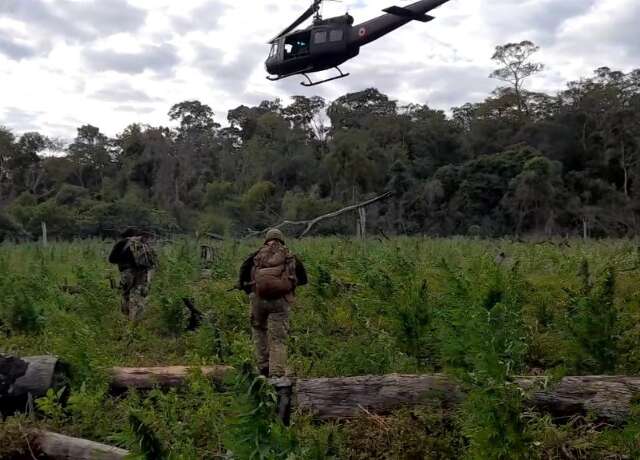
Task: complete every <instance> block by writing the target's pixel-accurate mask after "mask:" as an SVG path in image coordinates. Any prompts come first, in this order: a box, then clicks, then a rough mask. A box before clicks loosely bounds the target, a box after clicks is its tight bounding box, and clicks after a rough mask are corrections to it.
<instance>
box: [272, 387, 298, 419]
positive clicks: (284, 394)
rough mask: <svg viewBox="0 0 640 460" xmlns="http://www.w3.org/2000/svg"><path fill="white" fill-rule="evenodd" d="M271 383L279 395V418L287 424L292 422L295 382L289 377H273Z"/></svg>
mask: <svg viewBox="0 0 640 460" xmlns="http://www.w3.org/2000/svg"><path fill="white" fill-rule="evenodd" d="M270 381H271V384H272V385H273V386H274V387H275V389H276V394H277V395H278V418H280V420H282V423H283V424H284V425H285V426H289V424H290V423H291V395H292V394H293V382H292V381H291V380H290V379H288V378H287V377H280V378H274V379H271V380H270Z"/></svg>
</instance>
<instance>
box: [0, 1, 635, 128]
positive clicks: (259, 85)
mask: <svg viewBox="0 0 640 460" xmlns="http://www.w3.org/2000/svg"><path fill="white" fill-rule="evenodd" d="M392 1H393V0H344V1H343V2H342V3H334V2H326V5H325V6H324V7H323V13H324V15H325V16H332V15H339V14H343V13H344V12H345V10H347V9H348V10H349V12H350V13H351V14H352V15H353V16H355V18H356V22H361V21H364V20H366V19H370V18H371V17H374V16H376V15H378V14H380V10H381V9H382V8H384V7H387V6H390V5H392V4H393V3H392ZM308 3H310V2H307V1H306V0H179V1H178V0H0V125H4V126H7V127H9V128H11V129H12V130H14V131H15V132H16V133H18V134H19V133H22V132H25V131H32V130H38V131H41V132H42V133H43V134H47V135H50V136H57V137H63V138H72V137H74V135H75V129H76V128H77V127H78V126H80V125H82V124H87V123H90V124H93V125H95V126H99V127H100V128H101V129H102V130H103V131H104V132H105V133H106V134H108V135H115V134H116V133H118V132H120V131H121V130H122V129H123V128H124V127H126V126H127V125H128V124H130V123H133V122H141V123H148V124H152V125H159V124H163V125H167V124H169V121H168V118H167V112H168V110H169V108H170V107H171V105H172V104H174V103H177V102H180V101H183V100H187V99H198V100H200V101H202V102H203V103H206V104H208V105H210V106H211V107H212V108H213V109H214V111H215V112H216V117H217V119H218V121H219V122H222V123H224V122H225V120H226V113H227V110H228V109H230V108H234V107H237V106H238V105H240V104H246V105H251V104H257V103H259V102H260V101H261V100H263V99H273V98H275V97H280V98H281V99H283V100H284V101H285V102H286V101H287V98H288V97H290V96H292V95H296V94H304V95H308V96H311V95H315V94H318V95H321V96H323V97H326V98H327V99H335V98H336V97H338V96H341V95H343V94H345V93H346V92H350V91H357V90H361V89H364V88H367V87H371V86H374V87H377V88H378V89H380V90H381V91H383V92H385V93H387V94H389V95H390V96H391V97H393V98H394V99H397V100H399V101H401V102H416V103H426V104H428V105H429V106H431V107H433V108H440V109H443V110H449V109H450V108H451V107H453V106H457V105H460V104H463V103H465V102H470V101H478V100H482V99H483V98H485V97H486V96H487V95H488V94H489V92H490V91H491V90H492V89H493V88H494V87H496V86H497V82H496V81H493V80H490V79H488V78H487V76H488V75H489V73H490V72H491V70H492V69H493V67H494V66H493V65H492V62H491V59H490V58H491V55H492V53H493V50H494V48H495V46H496V45H497V44H503V43H507V42H512V41H520V40H524V39H528V40H532V41H534V42H535V43H537V44H538V45H540V46H541V47H542V51H541V52H540V53H539V55H538V56H537V60H539V61H541V62H543V63H545V64H546V66H547V69H546V70H545V72H544V73H543V74H541V75H540V76H538V77H537V78H535V79H533V80H531V82H530V88H531V89H536V90H549V91H554V90H557V89H560V88H562V87H563V86H564V84H565V82H566V81H568V80H570V79H577V78H579V77H581V76H589V75H590V74H591V72H592V71H593V70H594V69H595V68H597V67H601V66H603V65H607V66H609V67H612V68H615V69H620V70H623V71H629V70H631V69H632V68H635V67H640V39H639V38H638V36H639V35H638V23H640V0H451V1H450V2H449V3H447V4H445V5H443V6H441V7H440V8H438V9H437V10H435V11H434V12H432V13H431V14H432V15H434V16H436V20H435V21H433V22H431V23H428V24H423V23H418V22H413V23H411V24H409V25H407V26H405V27H404V28H402V29H400V30H398V31H396V32H394V33H393V34H391V35H388V36H386V37H383V38H382V39H381V40H379V41H377V42H375V43H373V44H371V45H368V46H367V47H365V48H363V49H362V50H361V54H360V56H359V57H358V58H356V59H354V60H352V61H350V62H348V63H346V64H345V65H344V66H343V69H344V70H345V71H348V72H351V75H352V76H351V77H349V78H348V79H344V80H340V81H338V82H331V83H328V84H326V85H322V86H319V87H315V88H310V89H307V88H303V87H301V86H300V85H299V82H300V78H299V77H293V78H291V79H288V80H284V81H280V82H275V83H271V82H268V81H267V80H266V79H265V71H264V64H263V63H264V59H265V57H266V54H267V53H268V47H267V45H265V42H266V41H267V40H268V39H269V38H271V37H272V36H273V35H274V34H275V33H277V32H278V31H279V30H280V29H282V28H284V27H285V26H286V25H287V24H288V23H289V22H291V21H292V20H293V19H295V17H296V16H297V15H299V14H300V13H301V12H302V11H303V10H304V9H305V8H306V7H307V6H308ZM408 3H410V2H407V1H404V0H398V2H397V3H396V4H398V5H406V4H408Z"/></svg>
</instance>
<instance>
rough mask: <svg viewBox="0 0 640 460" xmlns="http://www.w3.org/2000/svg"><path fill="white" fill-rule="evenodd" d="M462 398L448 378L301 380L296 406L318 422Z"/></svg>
mask: <svg viewBox="0 0 640 460" xmlns="http://www.w3.org/2000/svg"><path fill="white" fill-rule="evenodd" d="M462 397H463V395H462V393H461V391H460V389H459V387H458V385H456V384H455V383H454V382H453V381H452V380H451V379H449V378H448V377H447V376H445V375H441V374H435V375H399V374H391V375H380V376H373V375H372V376H363V377H348V378H330V379H329V378H323V379H303V380H298V381H297V382H296V383H295V386H294V406H295V408H296V409H298V410H301V411H304V412H310V413H312V414H313V415H314V416H315V417H316V418H319V419H332V418H351V417H357V416H359V415H363V414H365V413H367V412H370V413H375V414H384V413H389V412H391V411H393V410H396V409H399V408H401V407H403V406H415V405H429V404H434V403H437V404H441V403H445V404H453V403H457V402H459V401H460V400H461V399H462Z"/></svg>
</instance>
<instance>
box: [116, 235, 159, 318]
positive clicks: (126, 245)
mask: <svg viewBox="0 0 640 460" xmlns="http://www.w3.org/2000/svg"><path fill="white" fill-rule="evenodd" d="M152 236H153V235H152V234H151V233H149V232H145V231H140V230H136V229H129V230H127V231H125V232H124V233H123V234H122V235H121V240H120V241H118V242H117V243H116V244H115V246H114V247H113V250H112V251H111V255H110V256H109V262H110V263H112V264H116V265H118V269H119V270H120V276H121V278H120V290H121V291H122V307H121V308H122V313H123V314H125V315H126V316H127V317H128V318H129V320H130V321H131V322H133V323H137V322H138V321H139V320H140V318H141V317H142V313H143V312H144V309H145V306H146V301H147V296H148V295H149V288H150V283H151V276H152V273H153V269H154V268H155V267H156V265H157V257H156V254H155V252H154V251H153V248H152V247H151V238H152Z"/></svg>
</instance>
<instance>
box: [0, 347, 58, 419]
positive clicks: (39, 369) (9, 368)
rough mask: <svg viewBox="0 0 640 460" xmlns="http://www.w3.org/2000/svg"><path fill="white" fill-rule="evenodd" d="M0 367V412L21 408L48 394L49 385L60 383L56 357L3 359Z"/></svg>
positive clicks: (9, 413) (4, 412)
mask: <svg viewBox="0 0 640 460" xmlns="http://www.w3.org/2000/svg"><path fill="white" fill-rule="evenodd" d="M2 362H3V363H4V364H3V366H2V367H3V369H0V374H2V375H0V413H1V414H4V415H11V414H13V413H15V412H17V411H23V410H25V409H28V408H29V406H31V403H32V402H33V401H34V400H35V399H37V398H41V397H43V396H44V395H46V394H47V391H48V390H49V389H50V388H59V387H61V386H63V385H62V384H61V382H60V380H59V377H61V376H62V369H61V365H60V363H59V361H58V358H56V357H55V356H32V357H27V358H7V357H3V358H2Z"/></svg>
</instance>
